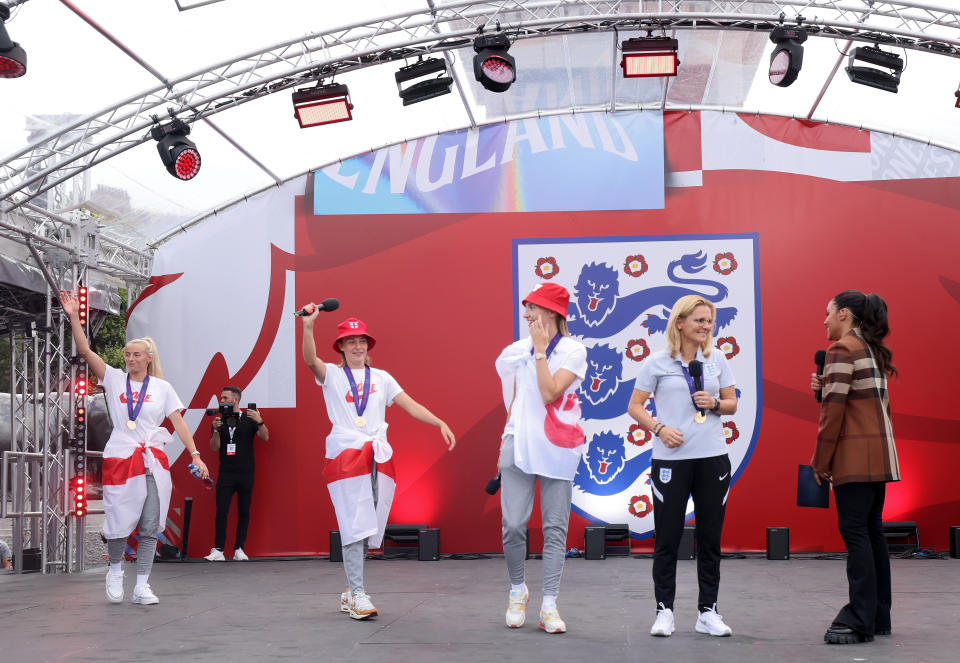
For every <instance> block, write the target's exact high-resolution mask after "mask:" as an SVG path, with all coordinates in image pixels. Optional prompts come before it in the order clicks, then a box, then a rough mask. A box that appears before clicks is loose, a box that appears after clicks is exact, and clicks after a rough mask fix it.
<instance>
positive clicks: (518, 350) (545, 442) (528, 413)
mask: <svg viewBox="0 0 960 663" xmlns="http://www.w3.org/2000/svg"><path fill="white" fill-rule="evenodd" d="M532 349H533V342H532V341H531V340H530V339H529V338H525V339H521V340H519V341H517V342H515V343H512V344H510V345H508V346H507V347H506V348H505V349H504V350H503V352H501V353H500V356H499V357H497V361H496V368H497V373H498V374H499V375H500V381H501V386H502V388H503V404H504V406H505V407H506V408H507V410H508V411H509V412H510V419H509V421H508V422H507V425H506V427H505V428H504V431H503V436H504V437H506V436H507V435H513V451H514V459H513V460H514V463H516V465H517V467H519V468H520V469H521V470H523V471H524V472H526V473H527V474H538V475H540V476H545V477H550V478H552V479H564V480H566V481H572V480H573V478H574V477H575V476H576V474H577V467H578V466H579V464H580V456H581V454H582V452H583V444H584V442H585V441H586V436H585V435H584V432H583V429H582V428H581V427H580V400H579V397H578V396H577V388H578V387H579V386H580V383H581V382H583V378H584V376H585V375H586V372H587V350H586V348H585V347H584V346H583V344H582V343H580V342H579V341H575V340H574V339H573V338H571V337H569V336H564V337H562V338H561V339H560V342H559V343H557V346H556V347H555V348H554V349H553V352H551V353H550V356H549V357H548V358H547V368H548V369H549V371H550V374H551V375H556V373H557V371H559V370H560V369H566V370H568V371H570V372H571V373H573V374H574V375H575V376H576V378H575V379H574V381H573V382H572V383H571V384H570V386H569V387H567V389H566V391H564V392H563V394H561V395H560V397H559V398H557V400H555V401H553V402H552V403H547V404H544V402H543V397H542V396H541V395H540V388H539V386H538V385H537V366H536V360H534V358H533V355H532V354H531V350H532ZM541 361H543V360H541ZM514 385H516V393H514Z"/></svg>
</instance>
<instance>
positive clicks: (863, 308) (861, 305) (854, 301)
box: [833, 290, 897, 375]
mask: <svg viewBox="0 0 960 663" xmlns="http://www.w3.org/2000/svg"><path fill="white" fill-rule="evenodd" d="M833 303H834V305H836V307H837V310H838V311H839V310H840V309H848V310H849V311H850V313H852V314H853V317H854V320H855V321H856V322H857V326H859V328H860V333H861V334H862V335H863V340H864V341H866V342H867V345H868V346H870V351H871V352H872V353H873V357H874V359H875V360H876V362H877V367H879V369H880V371H881V372H882V373H885V374H887V375H897V367H896V366H894V365H893V353H892V352H891V351H890V348H888V347H887V346H886V345H884V343H883V339H884V337H885V336H886V335H887V334H889V333H890V325H889V324H888V323H887V303H886V302H885V301H883V298H882V297H880V295H878V294H876V293H873V292H871V293H870V294H869V295H866V294H864V293H862V292H860V291H859V290H844V291H843V292H841V293H840V294H839V295H837V296H836V297H834V298H833Z"/></svg>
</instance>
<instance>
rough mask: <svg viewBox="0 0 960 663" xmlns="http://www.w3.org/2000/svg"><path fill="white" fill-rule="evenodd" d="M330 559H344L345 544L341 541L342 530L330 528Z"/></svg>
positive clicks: (339, 560) (332, 560)
mask: <svg viewBox="0 0 960 663" xmlns="http://www.w3.org/2000/svg"><path fill="white" fill-rule="evenodd" d="M330 561H331V562H342V561H343V545H342V543H341V542H340V530H338V529H332V530H330Z"/></svg>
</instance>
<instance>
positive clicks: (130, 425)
mask: <svg viewBox="0 0 960 663" xmlns="http://www.w3.org/2000/svg"><path fill="white" fill-rule="evenodd" d="M127 428H129V429H130V430H137V422H136V421H128V422H127Z"/></svg>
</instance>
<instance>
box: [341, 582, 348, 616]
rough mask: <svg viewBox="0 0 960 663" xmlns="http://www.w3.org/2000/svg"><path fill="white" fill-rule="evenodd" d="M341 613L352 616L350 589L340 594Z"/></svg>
mask: <svg viewBox="0 0 960 663" xmlns="http://www.w3.org/2000/svg"><path fill="white" fill-rule="evenodd" d="M340 612H343V613H346V614H348V615H349V614H350V588H349V587H347V591H345V592H340Z"/></svg>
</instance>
